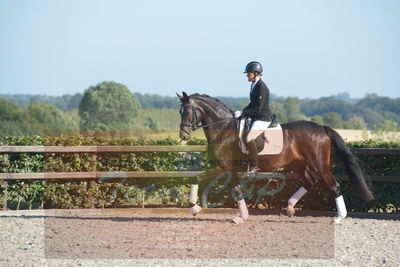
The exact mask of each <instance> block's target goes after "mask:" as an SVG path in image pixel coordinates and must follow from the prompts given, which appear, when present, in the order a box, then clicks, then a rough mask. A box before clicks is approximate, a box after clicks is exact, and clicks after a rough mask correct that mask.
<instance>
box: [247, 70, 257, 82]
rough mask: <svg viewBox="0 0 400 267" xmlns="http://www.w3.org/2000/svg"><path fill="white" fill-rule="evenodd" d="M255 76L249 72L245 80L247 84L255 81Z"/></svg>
mask: <svg viewBox="0 0 400 267" xmlns="http://www.w3.org/2000/svg"><path fill="white" fill-rule="evenodd" d="M256 77H257V76H256V75H255V73H253V72H249V73H247V80H248V81H249V82H255V81H256Z"/></svg>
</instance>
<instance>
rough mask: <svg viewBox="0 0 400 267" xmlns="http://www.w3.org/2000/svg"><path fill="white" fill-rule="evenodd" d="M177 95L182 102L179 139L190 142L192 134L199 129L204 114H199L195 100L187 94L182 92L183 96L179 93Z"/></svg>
mask: <svg viewBox="0 0 400 267" xmlns="http://www.w3.org/2000/svg"><path fill="white" fill-rule="evenodd" d="M176 95H177V96H178V98H179V100H180V101H181V107H180V110H179V113H180V114H181V125H180V132H179V137H180V138H181V139H182V140H189V139H190V136H191V134H192V132H193V131H194V130H196V129H197V126H198V124H199V122H200V121H201V116H202V114H201V113H200V112H199V108H198V107H197V106H196V103H195V101H194V99H192V98H190V97H189V96H188V95H187V94H186V93H185V92H182V96H181V95H179V94H178V93H177V94H176Z"/></svg>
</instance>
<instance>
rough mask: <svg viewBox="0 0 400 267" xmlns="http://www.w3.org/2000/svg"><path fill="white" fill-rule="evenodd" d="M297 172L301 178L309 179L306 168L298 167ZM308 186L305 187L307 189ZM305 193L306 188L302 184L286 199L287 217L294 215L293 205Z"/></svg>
mask: <svg viewBox="0 0 400 267" xmlns="http://www.w3.org/2000/svg"><path fill="white" fill-rule="evenodd" d="M296 173H297V174H299V175H301V176H302V178H304V180H305V181H306V182H307V181H311V176H309V175H308V171H307V169H306V168H303V169H299V170H297V171H296ZM309 187H311V186H307V188H308V189H309ZM306 193H307V189H306V188H304V187H303V186H302V187H300V188H299V189H298V190H297V191H296V193H294V194H293V195H292V196H291V197H290V198H289V200H288V206H287V209H286V212H287V215H288V216H289V217H292V216H293V215H294V213H295V212H296V210H295V209H294V206H295V205H296V204H297V202H298V201H299V200H300V199H301V198H302V197H303V196H304V195H305V194H306Z"/></svg>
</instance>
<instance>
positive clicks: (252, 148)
mask: <svg viewBox="0 0 400 267" xmlns="http://www.w3.org/2000/svg"><path fill="white" fill-rule="evenodd" d="M247 147H248V148H249V161H250V164H249V165H250V170H249V171H248V172H247V174H248V176H250V175H256V174H257V171H258V170H259V168H258V155H257V145H256V141H255V140H252V141H250V142H248V143H247Z"/></svg>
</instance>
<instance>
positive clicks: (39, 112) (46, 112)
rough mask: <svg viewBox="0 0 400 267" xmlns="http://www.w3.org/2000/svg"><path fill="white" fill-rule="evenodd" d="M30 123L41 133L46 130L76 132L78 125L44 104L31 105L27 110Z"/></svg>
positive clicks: (51, 106) (60, 112)
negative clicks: (35, 125) (34, 124)
mask: <svg viewBox="0 0 400 267" xmlns="http://www.w3.org/2000/svg"><path fill="white" fill-rule="evenodd" d="M26 111H27V113H28V114H29V116H30V118H31V122H32V123H36V124H37V125H38V127H37V128H38V129H39V130H40V132H41V133H44V132H45V131H47V130H76V129H78V124H77V122H76V121H74V120H73V119H71V118H70V117H69V116H67V115H66V114H65V113H64V112H62V111H61V110H59V109H58V108H56V107H54V106H53V105H51V104H46V103H40V102H37V103H33V104H30V105H29V107H28V108H27V110H26Z"/></svg>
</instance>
